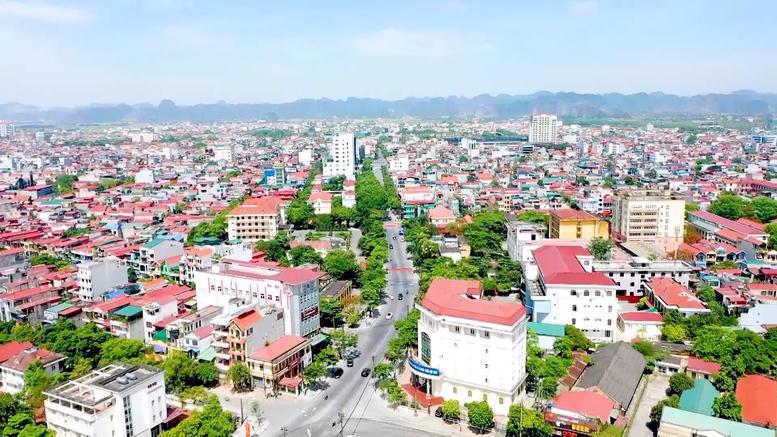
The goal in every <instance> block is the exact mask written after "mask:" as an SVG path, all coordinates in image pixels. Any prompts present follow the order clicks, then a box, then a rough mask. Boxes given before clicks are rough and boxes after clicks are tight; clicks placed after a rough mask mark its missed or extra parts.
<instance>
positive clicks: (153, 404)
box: [44, 363, 167, 437]
mask: <svg viewBox="0 0 777 437" xmlns="http://www.w3.org/2000/svg"><path fill="white" fill-rule="evenodd" d="M44 394H45V395H46V401H45V403H44V406H45V409H46V422H47V424H48V427H49V429H51V430H53V431H55V432H56V433H57V436H59V437H84V436H86V437H106V436H114V437H123V436H131V437H152V436H157V435H159V434H160V433H161V432H162V421H163V420H164V419H165V418H166V417H167V401H166V398H165V378H164V373H163V372H162V371H161V370H159V369H155V368H153V367H150V366H144V365H129V364H123V363H115V364H110V365H108V366H105V367H102V368H100V369H97V370H94V371H92V372H90V373H89V374H87V375H85V376H83V377H81V378H78V379H75V380H73V381H70V382H66V383H65V384H62V385H60V386H57V387H55V388H53V389H51V390H47V391H45V392H44Z"/></svg>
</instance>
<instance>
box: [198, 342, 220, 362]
mask: <svg viewBox="0 0 777 437" xmlns="http://www.w3.org/2000/svg"><path fill="white" fill-rule="evenodd" d="M197 359H198V360H200V361H213V360H214V359H216V349H213V347H212V346H208V347H207V348H205V350H202V351H200V353H199V354H198V355H197Z"/></svg>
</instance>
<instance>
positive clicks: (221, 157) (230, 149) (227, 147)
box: [213, 144, 235, 162]
mask: <svg viewBox="0 0 777 437" xmlns="http://www.w3.org/2000/svg"><path fill="white" fill-rule="evenodd" d="M213 159H214V160H216V161H226V162H232V161H233V160H234V159H235V146H234V145H232V144H222V145H219V146H216V147H214V148H213Z"/></svg>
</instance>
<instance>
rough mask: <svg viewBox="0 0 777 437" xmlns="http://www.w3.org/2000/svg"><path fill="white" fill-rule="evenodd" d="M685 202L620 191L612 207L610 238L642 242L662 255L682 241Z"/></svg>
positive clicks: (665, 195)
mask: <svg viewBox="0 0 777 437" xmlns="http://www.w3.org/2000/svg"><path fill="white" fill-rule="evenodd" d="M684 230H685V200H684V199H682V198H675V197H672V196H671V195H670V194H669V193H663V192H648V191H640V192H622V193H619V195H618V196H616V197H615V202H614V204H613V220H612V236H613V239H615V240H617V241H621V242H627V241H642V242H645V243H649V244H652V245H654V246H656V247H658V248H660V249H662V250H664V251H665V252H671V251H673V250H675V249H676V248H677V247H678V246H679V245H680V244H681V243H682V242H683V234H684Z"/></svg>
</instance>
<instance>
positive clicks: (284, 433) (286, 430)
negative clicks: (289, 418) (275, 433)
mask: <svg viewBox="0 0 777 437" xmlns="http://www.w3.org/2000/svg"><path fill="white" fill-rule="evenodd" d="M281 431H283V437H286V435H287V433H288V432H289V428H287V427H285V426H284V427H283V428H281Z"/></svg>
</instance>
